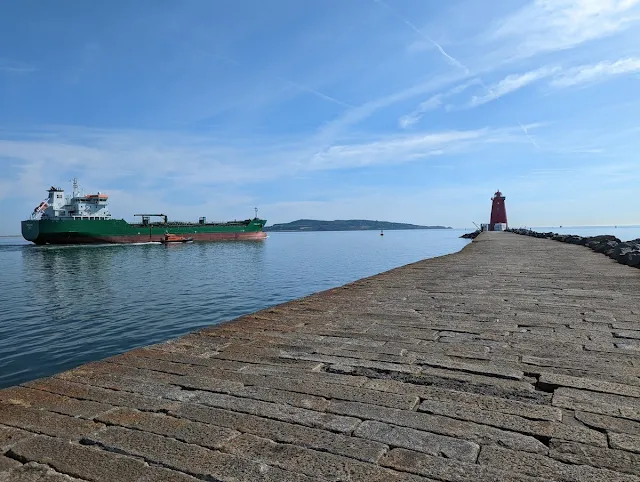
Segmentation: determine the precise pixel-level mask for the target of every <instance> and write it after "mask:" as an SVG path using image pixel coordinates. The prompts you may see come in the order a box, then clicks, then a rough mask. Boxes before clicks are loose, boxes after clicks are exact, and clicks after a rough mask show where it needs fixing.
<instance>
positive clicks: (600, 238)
mask: <svg viewBox="0 0 640 482" xmlns="http://www.w3.org/2000/svg"><path fill="white" fill-rule="evenodd" d="M589 241H598V242H601V241H615V242H616V243H620V242H621V241H620V240H619V239H618V238H616V237H615V236H612V235H610V234H601V235H600V236H592V237H590V238H589Z"/></svg>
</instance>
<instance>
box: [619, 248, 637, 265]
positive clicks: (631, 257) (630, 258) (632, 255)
mask: <svg viewBox="0 0 640 482" xmlns="http://www.w3.org/2000/svg"><path fill="white" fill-rule="evenodd" d="M621 262H622V263H624V264H626V265H627V266H633V267H634V268H640V251H630V252H628V253H627V254H625V255H624V258H622V261H621Z"/></svg>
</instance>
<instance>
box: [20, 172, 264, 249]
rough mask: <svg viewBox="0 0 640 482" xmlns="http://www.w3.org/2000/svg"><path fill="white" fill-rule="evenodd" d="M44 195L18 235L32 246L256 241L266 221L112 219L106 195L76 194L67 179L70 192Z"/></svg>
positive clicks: (146, 216)
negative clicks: (179, 240) (184, 240)
mask: <svg viewBox="0 0 640 482" xmlns="http://www.w3.org/2000/svg"><path fill="white" fill-rule="evenodd" d="M48 193H49V195H48V196H47V198H46V199H45V200H44V201H42V202H41V203H40V204H39V205H38V206H37V207H36V208H35V209H34V210H33V212H32V213H31V217H30V219H28V220H25V221H22V236H23V237H24V239H26V240H27V241H31V242H33V243H35V244H101V243H145V242H162V241H164V240H165V239H167V238H166V236H167V235H174V236H179V237H182V238H189V239H190V240H193V241H222V240H261V239H264V238H266V236H267V235H266V233H265V232H264V231H263V228H264V225H265V224H266V220H264V219H259V218H258V211H257V209H256V213H255V217H254V218H253V219H246V220H244V221H230V222H218V223H209V222H207V220H206V218H204V217H201V218H200V219H199V221H198V222H180V221H169V220H168V217H167V216H166V215H165V214H136V215H135V216H136V217H140V218H141V219H140V223H129V222H127V221H125V220H124V219H113V218H112V217H111V213H110V212H109V209H108V204H109V197H108V196H107V195H106V194H104V193H101V192H98V193H97V194H82V193H81V192H80V189H79V187H78V180H77V179H74V180H73V194H72V195H71V196H67V197H65V195H64V190H63V189H61V188H59V187H53V186H52V187H51V188H49V190H48Z"/></svg>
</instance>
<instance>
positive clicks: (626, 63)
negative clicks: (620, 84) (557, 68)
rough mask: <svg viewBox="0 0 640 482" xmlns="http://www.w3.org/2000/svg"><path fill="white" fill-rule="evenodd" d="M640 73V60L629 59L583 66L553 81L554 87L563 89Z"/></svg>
mask: <svg viewBox="0 0 640 482" xmlns="http://www.w3.org/2000/svg"><path fill="white" fill-rule="evenodd" d="M634 72H640V59H636V58H628V59H621V60H617V61H616V62H607V61H605V62H599V63H597V64H591V65H581V66H580V67H576V68H574V69H571V70H568V71H567V72H566V73H564V74H562V75H561V76H559V77H558V78H556V79H554V80H553V81H551V85H552V86H553V87H558V88H563V87H571V86H574V85H579V84H585V83H591V82H598V81H602V80H605V79H606V78H608V77H612V76H616V75H623V74H629V73H634Z"/></svg>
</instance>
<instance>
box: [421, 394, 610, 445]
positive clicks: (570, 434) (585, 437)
mask: <svg viewBox="0 0 640 482" xmlns="http://www.w3.org/2000/svg"><path fill="white" fill-rule="evenodd" d="M418 410H420V411H424V412H428V413H432V414H434V415H442V416H448V417H453V418H457V419H461V420H468V421H470V422H475V423H479V424H484V425H490V426H493V427H497V428H501V429H504V430H510V431H513V432H519V433H522V434H523V435H529V436H536V437H545V438H560V439H563V440H572V441H576V442H583V443H587V444H592V445H599V446H602V447H606V446H607V438H606V436H605V435H604V434H602V433H600V432H598V431H596V430H591V429H589V428H583V427H578V426H570V425H566V424H563V423H561V422H555V421H538V420H529V419H527V418H524V417H518V416H516V415H507V414H504V413H499V412H492V411H490V410H481V409H476V408H472V407H469V406H465V405H459V404H453V403H442V402H432V401H430V400H425V401H424V402H422V403H421V404H420V407H418Z"/></svg>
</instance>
